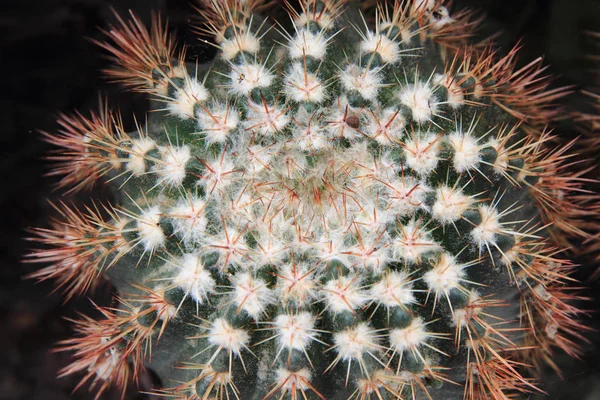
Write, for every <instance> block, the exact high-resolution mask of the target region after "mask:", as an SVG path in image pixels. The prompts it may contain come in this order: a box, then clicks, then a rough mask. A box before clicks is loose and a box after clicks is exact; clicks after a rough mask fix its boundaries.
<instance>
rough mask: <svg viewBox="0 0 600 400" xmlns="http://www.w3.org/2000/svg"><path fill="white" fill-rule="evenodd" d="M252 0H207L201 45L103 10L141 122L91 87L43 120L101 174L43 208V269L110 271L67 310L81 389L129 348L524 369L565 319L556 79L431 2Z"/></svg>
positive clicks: (217, 366) (79, 160)
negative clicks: (279, 7)
mask: <svg viewBox="0 0 600 400" xmlns="http://www.w3.org/2000/svg"><path fill="white" fill-rule="evenodd" d="M263 6H264V4H262V2H260V1H242V0H227V1H224V2H218V1H217V0H212V1H208V2H206V4H204V7H203V8H202V12H203V13H204V15H208V23H207V24H206V25H205V26H204V28H202V29H201V31H202V32H203V33H209V34H211V35H212V36H214V37H215V38H216V39H215V41H216V45H217V46H218V48H219V52H218V55H217V57H216V59H215V61H214V62H213V63H212V65H210V68H209V67H208V66H207V67H203V66H198V65H186V64H185V63H184V62H183V61H181V60H183V58H182V57H179V58H178V57H177V56H176V53H175V52H174V50H173V46H172V44H171V41H170V39H169V37H168V35H167V34H165V33H164V30H162V29H161V28H160V25H159V24H158V23H157V24H155V27H154V30H153V31H152V32H151V33H148V32H147V31H146V30H145V28H143V27H141V25H140V24H139V21H137V20H134V22H132V23H131V24H129V23H126V22H123V21H121V26H120V27H118V28H115V29H114V30H111V31H109V33H108V34H109V36H110V37H111V39H112V40H113V41H114V42H115V43H116V44H104V45H103V46H104V47H105V48H107V49H108V50H110V51H111V52H112V53H113V54H114V55H115V56H116V61H117V64H118V67H117V68H116V69H114V70H112V71H110V73H111V76H112V77H113V78H116V79H117V80H121V81H124V83H125V84H127V85H129V86H130V87H132V88H133V90H138V91H144V92H148V93H149V94H150V95H151V96H152V99H153V102H152V104H153V110H152V112H150V113H149V114H148V118H147V123H146V124H145V126H144V127H141V126H140V128H139V129H138V131H137V132H133V133H125V131H124V130H123V128H122V126H121V124H120V121H119V117H118V114H116V113H111V112H108V111H104V112H103V113H101V115H98V116H94V117H93V118H91V119H89V120H88V119H85V118H83V117H74V118H66V117H65V118H64V119H63V121H62V123H63V127H64V131H63V132H62V133H61V134H59V135H53V134H47V137H48V138H49V140H50V141H52V142H54V143H56V144H58V145H59V146H61V148H62V150H61V152H59V153H57V154H58V155H57V156H56V158H57V159H58V160H59V161H60V164H59V166H58V167H57V168H56V171H55V172H56V173H60V174H62V175H64V176H65V177H64V180H63V183H64V185H65V186H70V187H75V188H77V189H81V188H83V187H86V186H89V184H90V183H92V182H93V181H95V180H97V179H102V180H104V181H105V182H108V184H109V185H110V186H111V187H112V188H113V189H114V194H115V202H114V205H110V206H108V205H107V206H104V208H103V209H102V211H100V207H98V208H89V209H87V210H86V211H82V212H79V211H74V210H72V209H70V208H65V207H63V206H59V207H58V208H59V209H60V210H61V213H62V215H63V217H64V218H65V219H66V222H57V224H56V229H49V230H42V229H40V230H38V233H40V239H39V240H40V241H42V242H45V243H51V244H53V245H54V246H55V248H54V249H53V250H42V251H39V252H36V253H34V255H33V256H34V258H35V259H36V260H38V261H48V260H50V261H53V263H52V265H51V266H50V267H47V268H45V269H42V270H40V272H39V273H38V274H37V276H38V277H40V278H42V279H45V278H47V277H57V278H58V279H59V282H60V283H61V284H62V285H63V286H65V288H66V289H67V290H68V292H69V294H78V293H81V292H82V291H84V290H85V289H87V288H88V287H89V286H91V285H93V283H94V282H95V281H97V280H98V278H99V277H100V276H104V277H107V278H108V279H109V280H110V281H111V282H112V283H113V284H114V285H115V286H116V288H117V290H118V292H119V293H120V302H119V306H118V307H117V308H116V309H102V312H103V314H104V317H105V318H103V319H101V320H98V321H94V320H91V319H88V318H84V319H82V320H81V321H79V322H78V323H77V324H76V328H77V329H78V330H79V331H80V332H79V333H80V335H79V336H78V337H77V338H75V339H73V340H70V341H67V342H66V343H64V344H63V348H65V349H69V350H75V351H76V352H77V356H76V360H75V361H74V363H73V364H72V365H71V367H70V368H69V369H68V371H66V372H67V373H72V372H79V371H84V372H86V373H87V375H86V379H88V380H90V381H92V382H94V383H95V385H97V386H98V387H99V388H100V392H102V390H104V389H105V388H106V387H108V386H109V385H112V384H119V385H121V386H124V385H125V383H126V381H127V380H128V379H129V378H130V377H131V376H136V375H137V374H138V373H139V371H140V370H141V369H142V368H144V366H145V367H148V368H150V369H152V370H153V371H155V372H156V373H157V374H158V376H159V377H160V378H161V381H162V384H163V386H164V388H163V389H161V391H160V393H162V394H165V395H169V396H173V397H174V398H181V399H212V398H217V399H232V398H239V399H244V400H246V399H264V398H277V399H280V398H291V399H300V398H305V399H318V398H320V399H397V398H400V399H415V398H434V399H459V398H465V399H490V398H491V399H505V398H509V396H511V395H514V394H515V393H519V392H523V393H527V392H534V391H537V390H538V389H537V388H536V386H535V383H534V382H533V381H532V380H531V377H532V371H531V370H528V369H531V367H530V366H531V365H537V364H538V363H539V362H544V360H547V359H550V358H551V354H552V351H553V348H562V349H565V350H567V351H571V352H573V353H577V346H576V344H575V343H574V342H573V341H572V340H573V337H577V335H579V333H580V332H581V331H582V330H583V329H585V328H584V327H583V326H582V325H581V324H580V323H579V322H578V321H577V316H578V314H579V310H578V309H576V308H575V307H574V306H572V305H570V304H569V301H570V300H571V299H572V298H573V297H574V295H573V294H570V292H569V291H568V289H566V287H565V286H564V285H565V282H567V281H568V279H569V277H568V276H569V273H570V270H571V269H572V265H571V263H570V262H569V261H568V257H567V256H566V255H564V254H563V253H562V248H563V247H564V246H565V243H567V242H566V239H565V238H569V237H573V236H577V235H584V233H582V232H580V230H579V229H578V228H577V227H578V221H579V219H580V218H581V216H582V215H584V214H585V213H584V207H585V204H584V201H583V200H581V199H579V197H578V189H579V188H580V187H581V185H582V182H581V181H579V180H577V177H576V176H574V175H570V173H569V172H568V171H567V170H566V168H565V167H564V165H566V164H568V162H569V161H565V160H569V155H568V154H567V153H565V149H564V148H560V149H557V150H553V149H552V147H551V145H550V140H551V139H552V137H551V135H549V134H548V133H547V132H546V131H544V130H543V129H542V128H543V127H544V126H545V125H546V124H547V123H548V122H550V121H551V120H552V118H553V116H554V113H555V112H556V111H555V110H554V109H553V108H552V101H553V100H554V99H555V98H556V97H558V96H560V95H561V94H562V93H564V91H561V90H558V91H545V88H546V86H547V81H546V80H545V79H543V78H541V76H540V71H541V68H540V65H539V63H534V64H531V65H529V66H527V67H525V68H524V69H522V70H516V69H515V68H514V65H515V52H514V51H513V52H511V53H509V54H508V55H507V56H506V57H504V58H501V59H498V60H496V59H495V57H494V53H493V52H491V51H490V50H489V47H485V46H484V45H480V46H469V45H468V43H467V39H468V38H469V36H470V34H471V32H472V29H473V25H474V23H471V22H469V20H468V17H469V14H468V13H463V14H459V15H451V14H450V13H449V12H448V10H447V8H446V7H444V6H443V4H439V3H438V2H435V1H414V2H408V3H406V4H401V3H400V2H396V3H393V4H391V5H379V6H378V12H377V16H376V18H375V21H374V23H370V22H369V23H368V22H365V21H367V20H369V18H367V17H363V14H362V13H361V12H360V11H359V10H358V8H357V6H356V4H353V3H348V2H345V1H340V0H338V1H335V0H323V1H320V0H319V1H314V0H304V1H301V2H300V4H299V6H298V7H297V8H295V9H294V8H293V7H291V6H290V7H289V15H290V22H281V23H280V24H274V22H273V21H272V20H270V19H269V18H267V19H265V18H264V17H262V15H265V14H267V12H266V10H265V8H264V7H263ZM364 12H365V14H366V15H370V14H369V13H371V14H373V15H374V14H375V13H374V12H373V11H372V10H368V9H366V10H365V11H364ZM290 27H291V28H290ZM65 148H66V150H65ZM561 185H562V186H561ZM105 211H106V212H105ZM106 214H108V218H107V217H106Z"/></svg>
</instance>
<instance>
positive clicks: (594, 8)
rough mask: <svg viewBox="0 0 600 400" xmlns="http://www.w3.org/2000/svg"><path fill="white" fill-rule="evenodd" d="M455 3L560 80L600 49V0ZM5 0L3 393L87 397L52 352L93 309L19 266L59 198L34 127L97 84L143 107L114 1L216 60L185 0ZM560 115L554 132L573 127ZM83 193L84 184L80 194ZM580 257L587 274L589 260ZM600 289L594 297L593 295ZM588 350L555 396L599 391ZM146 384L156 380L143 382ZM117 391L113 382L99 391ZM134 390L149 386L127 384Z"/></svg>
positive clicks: (598, 371) (0, 10)
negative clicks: (158, 21) (129, 76)
mask: <svg viewBox="0 0 600 400" xmlns="http://www.w3.org/2000/svg"><path fill="white" fill-rule="evenodd" d="M453 3H454V4H453V5H452V8H453V9H460V8H463V7H472V8H475V9H478V10H479V11H480V13H481V14H482V15H484V16H485V22H484V24H483V29H482V36H485V35H491V34H497V35H498V37H497V40H496V42H497V43H498V45H499V46H500V47H501V48H502V50H503V51H507V50H508V49H510V48H511V47H512V46H513V45H515V44H516V43H517V42H518V41H519V40H520V39H521V40H522V44H523V45H524V48H523V51H522V53H521V62H522V63H523V64H526V63H527V62H528V61H531V60H533V59H535V58H537V57H538V56H540V55H543V56H544V57H545V61H546V63H548V64H549V65H550V67H549V69H548V73H550V74H552V75H556V76H557V77H558V78H557V80H556V84H557V85H576V86H577V87H578V88H580V87H586V86H590V85H591V84H592V83H593V81H592V74H591V72H592V71H591V70H592V68H593V62H592V61H591V60H590V59H589V57H586V55H590V54H593V53H594V52H595V53H596V54H599V55H600V47H598V46H597V45H594V43H593V42H592V41H591V40H590V39H589V38H587V37H586V36H585V32H586V31H599V32H600V0H502V1H498V0H455V1H454V2H453ZM1 4H2V5H0V82H1V85H0V121H1V122H0V124H1V128H0V185H2V186H1V188H0V400H8V399H10V400H13V399H14V400H17V399H29V400H32V399H33V400H37V399H44V400H63V399H92V398H93V395H91V394H90V393H88V392H87V390H86V388H82V389H80V390H78V391H76V392H75V393H72V390H73V389H74V388H75V386H76V385H77V383H78V379H80V377H72V376H70V377H66V378H61V379H56V375H57V372H58V371H59V370H60V369H61V368H63V367H64V366H66V365H67V364H68V354H63V353H53V352H52V348H53V345H54V344H55V343H56V342H57V341H58V340H61V339H65V338H68V337H69V336H70V335H71V331H70V328H69V323H68V321H66V320H65V318H73V317H75V316H76V315H77V314H76V313H77V312H83V313H86V312H89V311H90V310H91V302H90V299H87V298H83V299H79V300H72V301H70V302H68V303H64V304H63V302H62V300H61V297H60V296H59V295H58V294H52V293H51V292H52V289H53V287H52V284H51V283H39V284H36V283H35V282H33V281H30V280H23V276H24V275H26V274H27V273H29V272H31V271H32V270H33V269H34V268H37V266H31V265H26V264H25V265H24V264H22V263H21V262H20V261H21V259H22V258H23V255H24V254H25V253H26V252H27V247H28V243H27V242H25V241H24V240H23V239H22V237H23V236H25V234H26V231H25V229H26V228H27V227H30V226H42V225H43V224H44V221H46V220H47V218H48V216H49V215H50V214H52V209H51V207H50V206H49V204H48V201H47V200H48V199H57V198H59V195H58V194H57V193H53V192H52V188H51V187H52V180H51V179H49V178H47V177H44V172H45V171H46V166H45V161H44V160H43V155H44V153H45V152H46V151H47V150H48V148H49V146H48V145H47V144H45V143H43V142H42V141H41V140H40V135H39V134H38V130H44V131H49V132H52V131H54V130H56V129H57V126H56V123H55V119H56V116H57V114H58V112H60V111H65V112H71V111H74V110H81V111H82V112H84V113H85V112H87V110H88V109H90V108H92V109H95V108H96V107H97V104H98V99H99V94H102V95H103V96H106V97H107V98H108V99H109V101H110V103H111V104H113V105H118V106H119V107H120V109H121V111H122V114H123V116H124V117H125V124H126V127H131V126H132V121H133V119H132V116H133V115H134V114H136V115H138V116H141V115H143V112H144V110H145V108H146V106H147V103H146V101H145V99H144V98H143V96H139V95H135V94H131V93H126V92H124V91H122V90H120V88H119V87H117V86H115V85H109V84H107V83H106V81H104V80H103V78H102V74H101V73H100V70H101V69H102V68H104V67H106V66H107V62H106V60H105V59H104V58H103V57H104V56H105V54H104V53H103V52H102V51H101V50H100V49H99V48H98V47H97V46H95V45H94V44H92V43H91V42H90V40H89V39H102V34H101V33H100V30H99V28H102V27H106V26H107V25H106V24H107V22H109V21H114V16H113V14H112V12H111V8H114V9H115V10H116V11H117V12H118V13H120V14H121V15H124V14H125V13H126V12H127V10H129V9H131V10H133V11H134V12H135V13H136V14H137V15H138V16H139V17H141V18H142V20H144V21H149V19H150V10H151V9H154V10H160V11H161V12H162V14H163V15H164V16H167V17H168V18H169V21H170V25H172V26H173V28H174V29H175V30H176V31H177V32H178V36H179V40H180V42H181V43H186V44H188V45H190V46H191V51H189V54H190V58H192V59H193V58H196V57H197V58H199V59H200V61H206V60H209V59H210V58H211V57H212V55H213V51H212V50H211V49H209V48H207V47H206V45H202V44H200V43H199V42H198V41H197V40H196V39H195V38H194V36H193V35H192V34H190V33H187V30H186V26H187V25H188V23H189V20H190V17H191V16H192V15H193V14H194V11H193V9H192V7H191V6H190V5H189V2H188V0H112V1H106V0H37V1H35V0H19V1H3V2H2V3H1ZM564 102H565V104H568V105H570V106H573V107H585V105H584V103H585V99H584V97H582V96H581V95H579V94H574V95H573V96H570V97H569V98H567V99H565V100H564ZM572 128H573V127H572V126H570V124H569V122H568V121H567V122H565V123H563V124H561V125H560V126H559V127H558V132H559V133H560V134H564V135H567V136H568V135H572V131H573V129H572ZM80 196H85V195H80ZM583 263H584V265H583V266H582V268H581V271H582V272H581V276H580V277H579V278H580V279H586V276H587V275H588V274H589V271H590V269H591V268H592V267H591V266H589V265H585V261H583ZM111 291H112V288H111V287H109V286H103V287H101V288H100V289H99V290H97V291H96V292H95V293H94V294H93V295H92V296H91V297H92V298H93V300H94V301H95V302H96V303H97V304H108V302H109V299H110V296H111ZM599 293H600V287H599V286H598V283H595V284H593V285H592V288H591V289H590V290H588V292H587V294H588V295H589V296H590V297H593V300H592V301H590V302H589V303H588V304H587V306H586V308H589V309H590V310H591V311H592V312H591V313H590V320H589V324H590V325H592V326H594V327H598V326H600V325H599V324H598V322H597V319H598V313H597V311H596V310H600V306H599V304H600V294H599ZM594 295H596V297H594ZM589 338H590V344H589V345H586V349H587V351H586V355H585V357H584V359H582V360H580V361H576V362H575V361H568V360H562V357H560V356H558V357H557V359H558V361H559V363H562V364H563V370H564V374H563V376H562V377H559V376H554V375H552V374H548V375H546V377H545V379H544V380H545V382H544V390H546V391H547V392H548V394H549V396H548V397H546V398H548V399H566V398H570V399H585V400H592V399H600V352H599V351H597V346H598V344H600V339H599V338H598V334H597V333H596V332H592V333H591V334H590V335H589ZM145 384H147V385H148V384H150V382H149V381H146V383H145ZM117 398H120V394H119V393H111V392H109V393H106V394H105V395H103V397H102V399H104V400H107V399H117ZM126 398H127V399H142V398H145V397H144V395H137V394H133V393H131V394H127V396H126Z"/></svg>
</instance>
